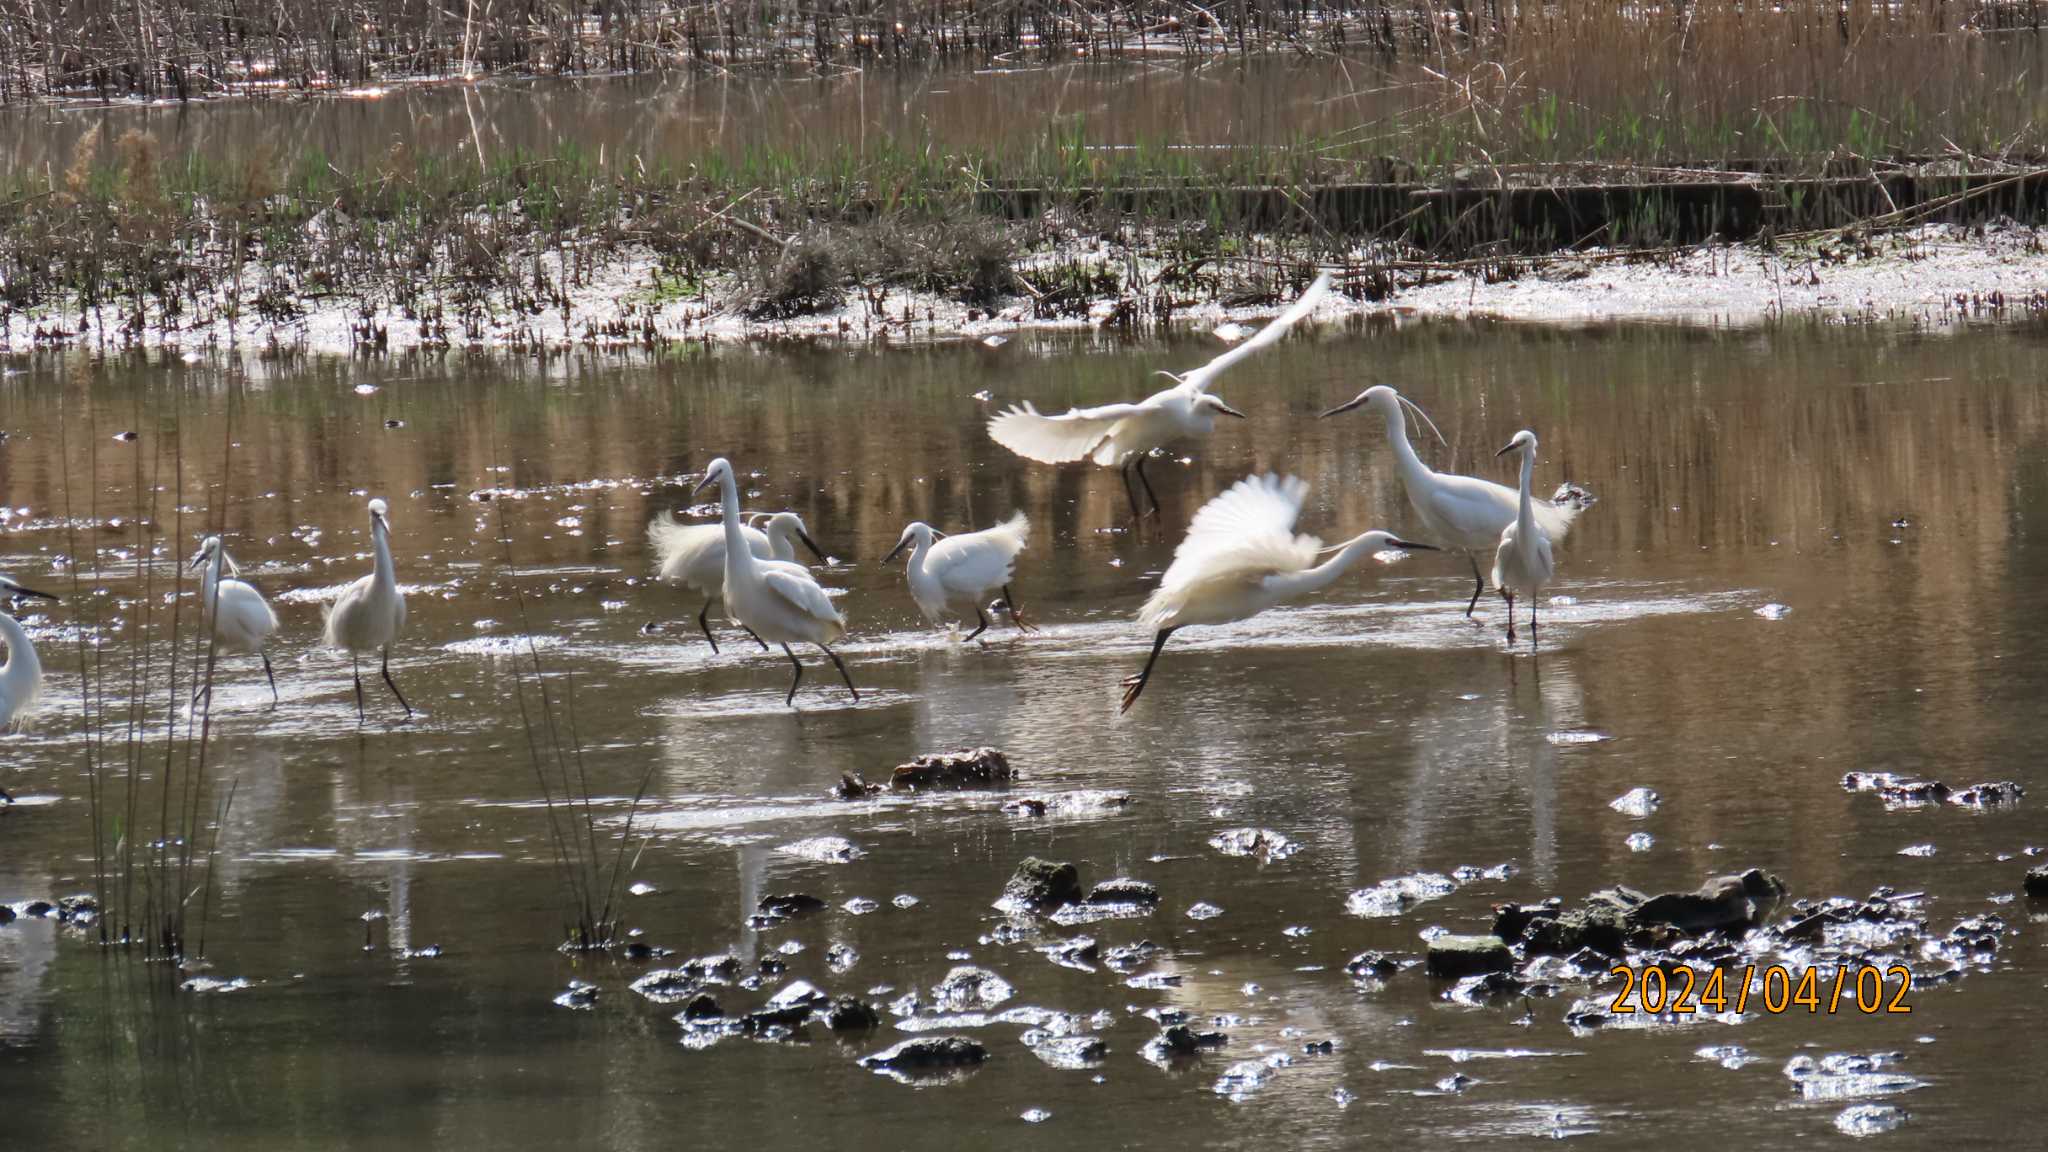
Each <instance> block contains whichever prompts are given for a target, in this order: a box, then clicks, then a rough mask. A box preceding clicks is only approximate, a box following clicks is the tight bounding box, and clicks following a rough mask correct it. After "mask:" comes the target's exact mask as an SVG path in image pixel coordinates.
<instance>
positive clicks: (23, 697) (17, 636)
mask: <svg viewBox="0 0 2048 1152" xmlns="http://www.w3.org/2000/svg"><path fill="white" fill-rule="evenodd" d="M29 597H36V598H40V599H43V600H55V599H56V597H55V596H52V595H50V594H49V593H48V592H38V591H36V590H35V589H33V588H24V587H23V586H21V585H20V584H17V583H15V582H14V581H13V580H11V579H9V578H7V577H5V576H0V646H5V647H6V649H7V662H6V663H4V664H0V732H4V731H6V730H7V729H8V728H10V727H12V726H13V724H14V721H15V719H16V718H17V717H19V716H22V715H23V714H25V713H27V712H28V710H29V709H30V708H33V707H35V703H36V697H37V696H39V695H41V694H42V691H43V664H42V661H40V660H38V659H36V646H35V644H34V643H33V642H32V641H30V640H29V638H28V633H26V632H23V631H22V630H21V625H19V624H17V623H15V622H14V616H13V613H12V612H11V611H10V610H11V609H12V607H13V603H14V601H16V600H20V599H26V598H29Z"/></svg>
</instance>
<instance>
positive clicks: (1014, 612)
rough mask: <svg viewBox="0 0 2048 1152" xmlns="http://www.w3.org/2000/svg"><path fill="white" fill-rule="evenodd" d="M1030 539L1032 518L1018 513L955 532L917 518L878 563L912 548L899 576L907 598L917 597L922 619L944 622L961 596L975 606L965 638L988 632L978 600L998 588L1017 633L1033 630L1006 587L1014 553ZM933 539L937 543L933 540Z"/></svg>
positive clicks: (986, 617)
mask: <svg viewBox="0 0 2048 1152" xmlns="http://www.w3.org/2000/svg"><path fill="white" fill-rule="evenodd" d="M1030 537H1031V521H1030V520H1029V519H1027V518H1026V517H1025V515H1024V514H1023V513H1022V512H1019V513H1017V514H1016V515H1015V516H1012V517H1010V518H1009V519H1008V520H1006V521H1004V522H1003V523H1001V524H998V525H996V526H995V527H993V528H985V529H983V530H981V531H979V532H963V533H960V534H958V535H954V536H947V535H945V534H944V533H941V532H937V531H934V530H933V528H932V526H931V525H929V524H926V523H924V522H923V521H921V520H920V521H916V522H913V523H912V524H911V525H910V526H908V527H906V528H905V529H903V538H902V539H900V540H898V541H896V547H894V548H891V549H890V550H889V554H888V555H887V556H884V557H882V563H884V564H887V563H888V562H889V561H891V560H894V559H895V558H896V557H897V555H898V554H899V553H901V552H902V551H903V550H904V549H905V548H909V549H911V553H910V562H909V564H908V565H906V566H905V567H904V570H903V575H904V578H905V579H906V580H908V581H909V583H910V597H911V599H913V600H916V601H917V606H918V608H919V609H921V610H923V612H924V618H925V619H927V620H929V621H931V622H932V623H933V624H944V623H946V605H947V604H948V603H950V602H951V601H953V600H955V599H957V598H960V597H965V598H966V600H967V602H968V603H969V604H972V605H973V606H974V619H975V628H974V631H972V632H969V633H968V634H967V639H969V640H972V639H974V638H975V637H977V636H979V635H981V634H982V633H983V632H986V631H987V630H988V616H987V615H986V614H985V613H983V612H982V610H981V598H982V597H983V596H985V595H987V594H988V593H990V592H993V591H995V590H996V589H998V588H1000V589H1002V592H1003V603H1004V604H1005V605H1006V606H1008V608H1009V612H1010V620H1011V621H1012V622H1013V623H1015V624H1016V625H1017V629H1018V631H1020V632H1035V631H1037V629H1035V628H1033V627H1032V626H1031V625H1030V624H1029V623H1026V622H1025V620H1024V610H1023V609H1022V608H1019V607H1018V606H1017V597H1016V596H1015V595H1014V594H1013V593H1012V592H1011V591H1010V576H1011V574H1012V572H1013V571H1014V570H1015V567H1016V563H1017V553H1019V552H1022V551H1023V550H1024V544H1025V542H1026V541H1027V540H1029V539H1030ZM935 538H936V539H937V541H938V542H937V543H933V540H934V539H935Z"/></svg>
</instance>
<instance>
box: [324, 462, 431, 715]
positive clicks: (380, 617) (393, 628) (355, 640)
mask: <svg viewBox="0 0 2048 1152" xmlns="http://www.w3.org/2000/svg"><path fill="white" fill-rule="evenodd" d="M370 543H371V545H372V546H373V547H374V548H375V549H376V553H377V563H376V567H375V568H373V569H371V571H370V574H369V575H368V576H364V577H361V578H360V579H358V580H357V581H356V582H355V583H353V584H350V585H349V586H348V587H347V588H344V589H342V592H341V597H340V599H338V600H336V601H335V602H334V603H333V605H332V606H330V607H329V608H328V609H327V644H328V647H330V648H341V649H344V650H346V651H347V652H348V655H349V667H350V668H351V670H353V671H354V673H355V678H356V719H357V720H358V721H361V720H362V719H363V666H362V657H363V655H364V654H365V653H369V652H375V653H377V654H378V655H379V656H380V658H381V659H382V661H383V665H382V667H383V672H384V683H385V685H386V686H387V687H389V688H390V689H391V694H392V695H393V696H396V697H398V706H399V707H401V708H403V709H405V718H406V719H408V720H410V719H412V705H410V704H407V703H406V702H405V693H403V692H400V691H399V690H398V681H396V680H393V679H392V678H391V642H392V641H393V640H395V639H397V637H398V633H399V632H400V630H402V629H403V628H404V627H405V594H404V593H403V592H400V591H399V590H398V570H397V568H396V567H394V566H393V565H392V563H391V522H390V521H389V520H387V519H386V518H385V508H384V501H382V500H372V501H370Z"/></svg>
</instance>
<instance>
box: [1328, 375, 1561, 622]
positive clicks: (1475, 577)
mask: <svg viewBox="0 0 2048 1152" xmlns="http://www.w3.org/2000/svg"><path fill="white" fill-rule="evenodd" d="M1404 406H1405V407H1406V408H1407V409H1408V410H1409V411H1411V412H1413V413H1415V414H1416V415H1417V416H1420V417H1421V418H1422V422H1423V423H1424V424H1425V425H1428V427H1429V430H1430V431H1431V432H1436V424H1435V423H1434V422H1432V421H1431V420H1430V418H1429V415H1428V414H1427V413H1425V412H1424V411H1423V410H1422V409H1421V408H1418V407H1416V405H1415V402H1414V401H1412V400H1410V399H1408V398H1407V397H1406V396H1403V395H1401V394H1400V393H1399V392H1396V391H1394V390H1393V389H1392V388H1389V387H1387V386H1386V385H1384V384H1380V385H1376V386H1374V387H1371V388H1367V389H1366V390H1365V391H1363V392H1360V393H1359V394H1358V395H1357V396H1356V397H1355V398H1353V399H1352V400H1351V401H1350V402H1349V403H1346V404H1339V405H1337V406H1336V407H1335V408H1332V409H1330V410H1329V411H1328V412H1325V413H1323V418H1324V419H1328V418H1330V417H1332V416H1335V415H1337V414H1338V413H1339V412H1349V411H1351V410H1352V409H1353V408H1360V407H1363V408H1368V409H1370V410H1371V411H1373V412H1376V413H1378V414H1379V415H1381V416H1384V417H1386V420H1387V443H1388V444H1390V445H1392V446H1393V449H1394V467H1395V470H1396V471H1398V472H1399V473H1400V474H1401V486H1402V487H1403V488H1406V489H1407V490H1408V503H1409V504H1411V505H1413V506H1414V507H1415V515H1416V517H1417V518H1418V519H1420V520H1421V521H1422V531H1421V532H1420V533H1418V535H1421V536H1423V537H1426V538H1427V539H1429V540H1430V541H1431V542H1433V543H1435V544H1436V545H1437V546H1438V547H1440V548H1443V549H1446V550H1448V551H1452V552H1462V553H1464V554H1465V559H1466V560H1467V561H1469V562H1470V563H1471V565H1472V599H1471V602H1470V603H1468V604H1466V605H1465V615H1467V616H1470V615H1471V614H1472V610H1473V609H1474V608H1476V607H1478V605H1479V594H1480V593H1481V592H1484V591H1486V580H1485V578H1483V577H1482V576H1480V574H1479V557H1480V556H1482V555H1484V554H1485V553H1487V552H1489V551H1491V550H1493V549H1494V548H1495V547H1496V546H1497V545H1499V544H1500V534H1501V531H1502V530H1503V529H1505V528H1506V527H1507V526H1508V525H1510V524H1512V523H1514V522H1515V516H1516V509H1517V508H1518V506H1519V505H1518V502H1517V497H1516V496H1515V490H1514V489H1513V488H1509V487H1507V486H1505V485H1501V484H1495V483H1494V482H1493V481H1491V480H1481V479H1478V478H1476V477H1472V476H1457V475H1453V474H1451V473H1448V472H1432V471H1430V470H1429V465H1427V464H1424V463H1423V462H1422V458H1421V457H1419V456H1417V455H1416V454H1415V447H1414V445H1412V444H1410V443H1408V421H1407V419H1406V417H1405V416H1404V414H1403V413H1402V411H1401V409H1402V408H1403V407H1404ZM1437 439H1438V440H1439V441H1441V440H1442V439H1443V434H1442V433H1437ZM1530 508H1531V512H1532V514H1533V515H1534V516H1535V518H1536V523H1537V524H1538V525H1540V526H1541V527H1542V528H1543V531H1544V532H1545V533H1546V534H1547V535H1548V536H1549V537H1550V539H1552V540H1562V539H1564V535H1565V533H1566V532H1568V531H1570V530H1571V526H1572V520H1573V519H1574V518H1576V517H1577V516H1578V514H1579V509H1578V508H1577V507H1576V506H1571V505H1561V504H1553V503H1551V502H1550V501H1548V500H1536V501H1532V502H1531V504H1530Z"/></svg>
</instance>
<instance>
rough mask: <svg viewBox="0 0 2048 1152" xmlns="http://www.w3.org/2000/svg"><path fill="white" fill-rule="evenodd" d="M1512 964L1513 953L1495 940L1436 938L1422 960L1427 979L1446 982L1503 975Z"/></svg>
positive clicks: (1458, 937) (1452, 937)
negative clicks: (1429, 976) (1495, 973)
mask: <svg viewBox="0 0 2048 1152" xmlns="http://www.w3.org/2000/svg"><path fill="white" fill-rule="evenodd" d="M1514 962H1515V957H1514V953H1512V952H1510V951H1508V946H1507V942H1506V941H1504V940H1502V939H1501V938H1500V937H1498V936H1439V937H1437V938H1436V939H1434V940H1431V941H1430V942H1429V954H1428V955H1427V956H1426V957H1425V963H1426V964H1427V966H1428V968H1429V974H1430V975H1431V976H1443V977H1450V978H1456V977H1460V976H1471V975H1475V974H1478V973H1482V972H1505V971H1507V970H1508V969H1509V968H1511V967H1513V966H1514Z"/></svg>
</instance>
